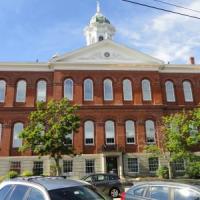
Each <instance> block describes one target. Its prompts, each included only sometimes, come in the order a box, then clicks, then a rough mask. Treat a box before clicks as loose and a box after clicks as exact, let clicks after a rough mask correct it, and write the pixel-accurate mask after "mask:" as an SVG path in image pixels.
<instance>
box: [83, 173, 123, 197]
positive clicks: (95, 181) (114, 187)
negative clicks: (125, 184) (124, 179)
mask: <svg viewBox="0 0 200 200" xmlns="http://www.w3.org/2000/svg"><path fill="white" fill-rule="evenodd" d="M82 180H84V181H87V182H88V183H91V184H92V185H94V186H95V187H96V188H97V190H98V191H99V192H102V193H104V194H105V195H109V196H111V197H112V198H115V197H118V196H119V195H120V193H121V192H122V184H121V182H120V178H119V176H118V175H116V174H109V173H99V174H92V175H88V176H85V177H83V178H82Z"/></svg>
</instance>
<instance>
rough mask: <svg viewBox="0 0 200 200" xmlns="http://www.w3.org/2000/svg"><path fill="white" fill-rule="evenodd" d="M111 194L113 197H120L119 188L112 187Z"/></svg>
mask: <svg viewBox="0 0 200 200" xmlns="http://www.w3.org/2000/svg"><path fill="white" fill-rule="evenodd" d="M109 195H110V196H111V197H112V198H116V197H118V196H119V189H117V188H112V189H111V190H110V193H109Z"/></svg>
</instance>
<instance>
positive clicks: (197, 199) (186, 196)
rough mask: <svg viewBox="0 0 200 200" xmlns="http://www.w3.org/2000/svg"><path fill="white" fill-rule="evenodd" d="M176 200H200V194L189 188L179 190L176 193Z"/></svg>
mask: <svg viewBox="0 0 200 200" xmlns="http://www.w3.org/2000/svg"><path fill="white" fill-rule="evenodd" d="M174 199H175V200H200V194H198V193H197V192H195V191H192V190H190V189H187V188H179V189H175V191H174Z"/></svg>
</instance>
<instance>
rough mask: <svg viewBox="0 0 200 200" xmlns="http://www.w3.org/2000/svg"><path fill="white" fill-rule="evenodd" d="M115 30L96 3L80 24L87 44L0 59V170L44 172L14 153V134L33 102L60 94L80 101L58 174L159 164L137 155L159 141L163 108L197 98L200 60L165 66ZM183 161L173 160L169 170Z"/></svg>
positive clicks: (140, 169)
mask: <svg viewBox="0 0 200 200" xmlns="http://www.w3.org/2000/svg"><path fill="white" fill-rule="evenodd" d="M114 33H115V28H114V27H113V26H112V25H111V23H110V22H109V20H108V19H106V18H105V17H104V16H103V15H102V14H101V12H100V9H99V6H98V7H97V12H96V14H95V15H94V16H93V17H92V19H91V21H90V23H89V25H88V26H87V27H86V28H85V36H86V41H87V46H86V47H84V48H82V49H79V50H76V51H73V52H70V53H66V54H64V55H62V56H60V55H55V56H54V57H53V58H52V59H51V60H49V62H47V63H39V62H36V63H0V175H3V174H5V173H6V172H7V171H8V170H10V169H14V170H17V171H19V172H23V171H24V170H30V171H32V170H33V171H34V172H35V173H38V174H39V173H44V174H47V173H49V170H50V164H51V160H49V158H48V157H42V158H41V159H39V158H38V157H37V156H33V155H32V154H31V152H26V153H23V154H22V153H19V152H18V148H19V147H20V145H21V144H22V141H21V140H20V139H19V138H18V133H19V132H20V130H22V129H23V127H24V126H25V125H26V123H27V116H28V114H29V113H30V112H31V111H32V110H34V107H35V103H36V101H48V100H50V99H56V100H59V99H61V98H63V97H66V98H68V99H69V100H70V101H71V103H72V104H79V105H80V111H79V114H80V117H81V127H80V129H79V132H78V133H76V134H72V135H71V137H70V138H71V143H72V145H73V146H74V147H75V149H76V153H77V156H75V157H69V156H64V158H63V161H62V163H61V165H62V166H63V167H62V168H63V174H67V175H71V176H74V177H81V176H83V175H85V174H87V173H91V172H106V171H111V170H113V171H116V172H117V173H118V174H119V175H120V176H122V175H131V176H138V175H145V174H154V173H155V170H156V169H157V167H158V165H159V164H160V163H162V162H164V161H163V160H161V159H158V158H148V156H147V155H145V154H144V153H143V147H144V146H145V145H146V144H157V145H159V133H160V120H161V117H162V116H163V115H165V114H168V113H171V112H175V111H179V110H182V109H183V108H193V107H195V106H197V105H198V104H199V102H200V92H199V91H200V65H196V64H195V62H194V59H193V58H191V62H190V64H186V65H171V64H165V63H164V62H162V61H160V60H158V59H156V58H153V57H151V56H148V55H146V54H143V53H141V52H139V51H136V50H134V49H130V48H128V47H125V46H123V45H121V44H118V43H116V42H114V41H112V38H113V35H114ZM182 169H183V163H181V162H180V163H177V170H182Z"/></svg>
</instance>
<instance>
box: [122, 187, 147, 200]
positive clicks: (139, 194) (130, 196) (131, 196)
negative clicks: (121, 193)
mask: <svg viewBox="0 0 200 200" xmlns="http://www.w3.org/2000/svg"><path fill="white" fill-rule="evenodd" d="M147 190H148V186H146V185H143V186H138V187H137V186H136V187H132V188H130V189H129V190H128V191H127V193H126V200H146V199H148V198H146V197H145V194H146V192H147Z"/></svg>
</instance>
